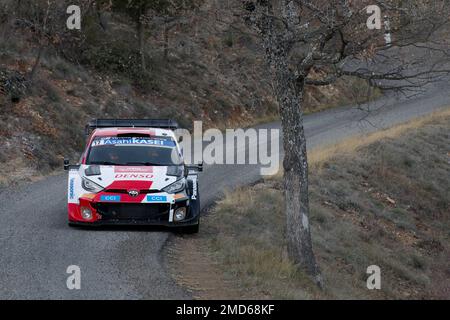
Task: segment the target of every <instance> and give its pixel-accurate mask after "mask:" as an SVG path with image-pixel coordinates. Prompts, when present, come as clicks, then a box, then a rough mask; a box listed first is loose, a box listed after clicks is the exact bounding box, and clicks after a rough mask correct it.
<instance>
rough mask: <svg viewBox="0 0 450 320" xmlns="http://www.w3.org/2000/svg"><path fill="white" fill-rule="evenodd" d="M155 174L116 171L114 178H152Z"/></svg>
mask: <svg viewBox="0 0 450 320" xmlns="http://www.w3.org/2000/svg"><path fill="white" fill-rule="evenodd" d="M152 178H153V174H151V173H148V174H145V173H116V175H115V176H114V179H152Z"/></svg>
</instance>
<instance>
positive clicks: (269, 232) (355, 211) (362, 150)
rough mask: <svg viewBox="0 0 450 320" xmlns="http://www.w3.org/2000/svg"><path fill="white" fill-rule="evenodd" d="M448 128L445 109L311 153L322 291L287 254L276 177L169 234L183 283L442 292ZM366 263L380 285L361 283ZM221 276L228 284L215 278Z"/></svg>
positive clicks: (382, 293)
mask: <svg viewBox="0 0 450 320" xmlns="http://www.w3.org/2000/svg"><path fill="white" fill-rule="evenodd" d="M449 128H450V112H449V111H448V110H447V111H445V112H443V113H439V114H435V115H432V116H431V117H428V118H426V119H422V120H416V121H412V122H409V123H407V124H405V125H401V126H398V127H394V128H392V129H389V130H385V131H381V132H378V133H375V134H372V135H370V136H368V137H367V138H366V139H358V140H356V139H350V140H348V141H344V142H343V143H341V144H339V145H337V146H332V147H328V148H326V149H324V150H318V151H315V152H312V154H311V159H312V163H313V165H312V168H311V174H310V177H311V186H310V192H311V208H312V210H311V220H312V222H311V225H312V236H313V243H314V248H315V252H316V255H317V257H318V261H319V264H320V266H321V268H322V272H323V275H324V278H325V285H326V287H325V290H324V291H320V290H318V289H317V288H316V287H315V286H314V284H312V283H311V282H310V281H309V280H308V277H306V276H305V275H304V274H302V273H300V272H298V271H296V269H295V268H294V266H293V265H292V264H291V263H290V262H289V261H288V259H287V258H286V252H285V247H286V245H285V242H284V230H285V226H284V221H285V220H284V216H283V208H284V205H283V194H282V185H281V179H280V177H279V176H278V177H274V178H272V179H269V180H266V181H264V182H261V183H258V184H256V185H255V186H253V187H251V188H243V189H240V190H237V191H234V192H230V193H228V194H227V195H226V197H225V198H224V199H223V200H222V201H220V202H219V203H218V204H217V206H216V207H215V208H213V209H212V212H211V213H210V214H209V215H207V216H206V217H205V219H203V224H202V232H201V233H200V234H199V235H198V236H194V237H192V236H184V237H179V238H176V239H174V247H175V248H176V249H175V251H176V254H175V255H171V259H182V261H178V262H179V263H178V264H177V265H184V264H187V265H189V267H188V268H185V269H183V273H182V274H181V275H179V278H180V279H181V281H180V282H181V283H182V284H183V285H185V286H188V287H190V288H191V290H193V292H194V293H195V295H196V296H197V297H199V298H222V297H224V295H226V292H227V288H229V287H230V283H233V284H234V290H240V295H235V296H234V297H235V298H240V297H247V298H248V297H250V298H282V299H285V298H293V299H312V298H319V299H321V298H333V299H349V298H356V299H372V298H377V299H422V298H434V299H449V298H450V281H449V280H448V279H449V278H450V273H449V269H448V261H449V259H450V241H449V237H450V233H449V230H450V149H449V141H450V136H449ZM187 246H189V247H187ZM186 249H188V250H186ZM192 250H196V251H197V252H196V254H195V257H196V258H195V261H192V259H190V257H191V256H193V255H192ZM206 262H209V263H210V264H212V265H214V268H216V270H221V271H222V272H221V273H217V274H218V276H217V277H216V278H215V279H216V283H215V284H214V286H215V289H214V290H211V285H209V284H208V281H203V280H204V279H203V278H202V277H203V273H202V272H201V270H202V268H197V267H198V264H199V263H201V264H203V265H204V264H205V263H206ZM196 264H197V266H196ZM372 264H376V265H378V266H380V267H381V270H382V284H381V286H382V289H381V290H373V291H371V290H367V289H366V279H367V277H368V275H367V274H366V268H367V266H369V265H372ZM177 273H179V269H177ZM220 278H223V279H225V281H224V282H225V283H226V285H224V286H222V287H220V286H217V279H220ZM205 288H206V289H205Z"/></svg>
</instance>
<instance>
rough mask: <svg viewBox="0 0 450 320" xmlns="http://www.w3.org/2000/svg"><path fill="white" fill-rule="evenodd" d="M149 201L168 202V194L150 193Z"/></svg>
mask: <svg viewBox="0 0 450 320" xmlns="http://www.w3.org/2000/svg"><path fill="white" fill-rule="evenodd" d="M147 201H148V202H166V201H167V197H166V196H155V195H148V196H147Z"/></svg>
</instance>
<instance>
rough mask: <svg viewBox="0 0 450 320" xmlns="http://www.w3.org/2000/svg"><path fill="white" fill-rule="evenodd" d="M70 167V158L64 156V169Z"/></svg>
mask: <svg viewBox="0 0 450 320" xmlns="http://www.w3.org/2000/svg"><path fill="white" fill-rule="evenodd" d="M69 168H70V162H69V159H67V158H64V170H66V171H67V170H69Z"/></svg>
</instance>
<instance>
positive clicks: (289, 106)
mask: <svg viewBox="0 0 450 320" xmlns="http://www.w3.org/2000/svg"><path fill="white" fill-rule="evenodd" d="M272 58H274V56H272ZM284 58H285V57H284V56H283V55H281V56H279V57H278V58H275V59H272V62H274V63H273V64H272V66H273V68H274V71H275V72H274V76H273V78H274V84H275V95H276V98H277V100H278V104H279V112H280V117H281V125H282V129H283V147H284V152H285V156H284V161H283V167H284V190H285V204H286V237H287V250H288V255H289V258H290V259H291V261H293V262H294V263H295V264H296V265H298V266H299V267H300V268H301V269H303V270H304V271H306V272H307V273H308V274H309V275H311V276H313V277H314V279H315V281H316V283H317V284H318V285H319V286H320V287H322V279H321V275H320V270H319V267H318V265H317V263H316V259H315V256H314V252H313V249H312V242H311V232H310V224H309V196H308V160H307V152H306V137H305V132H304V128H303V111H302V105H301V104H302V101H303V92H304V83H303V82H302V81H301V82H300V83H299V82H297V81H296V80H295V78H294V76H293V73H292V71H291V70H289V68H288V66H287V62H286V60H285V59H284Z"/></svg>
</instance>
